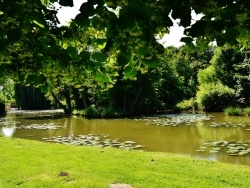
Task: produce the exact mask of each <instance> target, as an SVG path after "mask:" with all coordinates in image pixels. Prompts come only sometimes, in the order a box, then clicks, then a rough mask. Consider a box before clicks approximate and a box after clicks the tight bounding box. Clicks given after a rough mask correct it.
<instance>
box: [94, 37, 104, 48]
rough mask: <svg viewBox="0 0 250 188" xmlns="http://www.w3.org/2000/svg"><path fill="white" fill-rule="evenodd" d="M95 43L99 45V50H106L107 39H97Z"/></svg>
mask: <svg viewBox="0 0 250 188" xmlns="http://www.w3.org/2000/svg"><path fill="white" fill-rule="evenodd" d="M95 41H96V43H97V44H98V48H99V49H101V50H102V49H104V48H105V45H106V42H107V39H105V38H103V39H96V40H95Z"/></svg>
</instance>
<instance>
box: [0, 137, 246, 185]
mask: <svg viewBox="0 0 250 188" xmlns="http://www.w3.org/2000/svg"><path fill="white" fill-rule="evenodd" d="M61 172H67V173H68V174H61V175H62V176H61V175H59V174H60V173H61ZM63 175H65V176H63ZM115 182H121V183H127V184H130V185H132V186H133V187H135V188H168V187H171V188H175V187H187V188H192V187H195V188H199V187H201V188H211V187H216V188H218V187H219V188H223V187H225V188H230V187H232V188H236V187H240V188H244V187H246V188H248V187H249V185H250V167H248V166H237V165H233V164H224V163H217V162H212V161H203V160H198V159H194V158H191V157H187V156H181V155H173V154H166V153H150V152H143V151H126V150H119V149H108V148H105V149H101V148H97V147H84V146H83V147H79V146H65V145H59V144H52V143H41V142H37V141H28V140H21V139H10V138H0V187H4V188H8V187H25V188H29V187H31V188H34V187H46V188H49V187H74V188H75V187H79V188H80V187H81V188H82V187H83V188H90V187H91V188H108V187H109V184H110V183H115Z"/></svg>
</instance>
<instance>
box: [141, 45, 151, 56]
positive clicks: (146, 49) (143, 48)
mask: <svg viewBox="0 0 250 188" xmlns="http://www.w3.org/2000/svg"><path fill="white" fill-rule="evenodd" d="M149 52H150V51H149V50H148V48H147V47H141V48H139V50H138V54H140V55H147V54H148V53H149Z"/></svg>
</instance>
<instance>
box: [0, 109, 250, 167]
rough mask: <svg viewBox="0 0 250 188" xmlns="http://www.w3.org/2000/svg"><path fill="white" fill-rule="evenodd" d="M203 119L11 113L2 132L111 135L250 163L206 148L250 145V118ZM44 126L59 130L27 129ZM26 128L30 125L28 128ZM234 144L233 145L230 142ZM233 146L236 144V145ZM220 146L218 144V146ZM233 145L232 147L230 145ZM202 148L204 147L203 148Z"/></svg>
mask: <svg viewBox="0 0 250 188" xmlns="http://www.w3.org/2000/svg"><path fill="white" fill-rule="evenodd" d="M183 116H184V117H191V118H192V121H190V119H189V120H185V121H179V119H178V118H180V117H183ZM206 116H208V118H207V119H199V118H197V117H199V116H197V115H192V114H182V115H176V116H175V117H177V120H178V121H176V122H177V123H176V124H175V123H174V124H173V123H172V124H168V125H164V126H163V124H158V125H156V123H155V122H157V121H158V120H160V121H161V122H164V121H165V120H169V119H171V118H173V117H172V116H171V117H170V116H167V115H166V116H165V115H163V116H161V117H157V118H152V117H150V118H146V119H145V118H143V119H85V118H83V117H59V118H51V116H47V112H42V113H35V114H33V113H30V114H27V113H21V114H18V113H10V114H8V115H7V116H6V117H5V118H1V119H0V134H1V135H2V136H5V137H15V138H23V139H30V140H40V141H45V140H44V139H45V138H50V137H57V136H62V137H64V136H72V137H73V136H78V135H88V134H93V135H107V136H108V138H110V139H116V140H119V141H120V142H124V141H134V142H136V143H137V144H139V145H143V146H145V147H144V148H143V150H146V151H160V152H170V153H177V154H185V155H191V156H194V157H197V158H202V159H209V160H213V161H221V162H228V163H234V164H243V165H250V155H249V154H248V155H244V156H238V155H237V156H231V155H229V153H228V152H226V151H219V152H211V150H207V149H205V150H203V149H204V148H206V147H204V143H206V142H218V141H225V142H229V143H230V142H232V143H235V142H241V143H244V144H243V145H245V146H249V147H250V117H228V116H225V115H224V114H223V113H212V114H208V115H206ZM40 125H54V126H58V127H57V129H45V130H38V129H32V128H29V129H26V128H27V127H35V126H40ZM25 127H26V128H25ZM229 145H230V144H229ZM232 145H233V144H232ZM216 147H217V146H216ZM227 147H229V146H227ZM201 148H202V150H201Z"/></svg>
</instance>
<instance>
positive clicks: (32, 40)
mask: <svg viewBox="0 0 250 188" xmlns="http://www.w3.org/2000/svg"><path fill="white" fill-rule="evenodd" d="M54 3H59V4H60V5H61V6H74V4H73V0H1V1H0V79H1V80H3V79H4V78H5V77H12V78H14V79H15V80H16V81H18V82H20V83H23V84H25V85H33V86H35V87H40V88H41V89H42V90H43V91H44V92H46V93H52V96H56V95H57V94H59V93H60V92H61V93H62V92H63V93H64V95H65V98H66V101H70V99H69V95H68V94H67V93H69V91H75V90H77V91H84V88H86V87H87V88H89V87H90V86H92V85H93V83H94V84H100V83H101V84H102V86H105V87H111V86H110V84H113V83H115V82H116V80H117V77H118V76H121V75H122V76H123V79H129V78H132V77H134V76H136V74H137V73H138V72H141V73H143V72H147V71H148V69H150V68H155V67H157V66H158V65H159V63H160V60H161V57H160V56H161V55H162V54H163V53H164V48H163V46H162V45H161V44H159V42H158V40H157V38H159V37H161V36H163V35H164V34H166V33H168V31H169V28H170V27H171V26H172V25H173V22H172V20H171V18H170V16H171V17H172V18H173V19H179V25H180V26H183V27H184V28H185V35H186V36H185V37H183V38H182V39H181V41H182V42H185V43H186V44H187V45H188V46H190V47H194V45H198V46H207V45H208V44H209V43H210V42H213V41H216V42H217V44H218V45H219V46H222V45H224V44H226V43H227V44H229V45H237V46H240V47H245V48H249V42H250V33H249V24H250V19H249V18H250V15H249V14H250V11H249V10H250V2H249V1H247V0H233V1H228V0H211V1H207V0H206V1H205V0H201V1H195V0H174V1H173V0H157V1H156V0H88V1H86V2H85V3H83V4H82V5H81V7H80V10H79V11H80V13H79V14H78V15H77V16H76V17H75V19H73V20H72V21H71V22H70V24H69V25H68V26H62V27H60V26H59V25H58V24H59V21H58V18H57V17H56V15H57V11H58V10H57V9H56V8H55V6H54ZM191 11H195V12H196V13H197V14H202V15H203V16H202V18H201V19H200V20H198V21H196V22H195V23H193V22H192V17H191ZM1 80H0V81H1ZM102 86H101V87H102ZM66 94H67V95H66ZM58 101H59V100H58ZM59 103H60V102H59ZM60 104H61V105H62V106H63V107H65V106H64V104H63V103H60ZM65 108H66V107H65ZM68 108H71V105H70V104H68Z"/></svg>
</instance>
